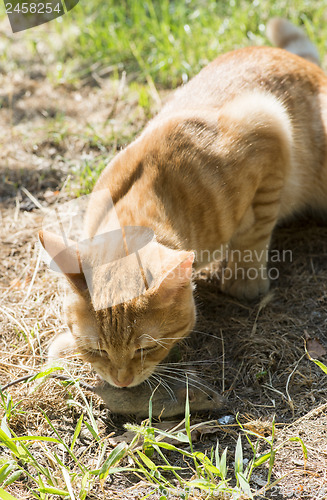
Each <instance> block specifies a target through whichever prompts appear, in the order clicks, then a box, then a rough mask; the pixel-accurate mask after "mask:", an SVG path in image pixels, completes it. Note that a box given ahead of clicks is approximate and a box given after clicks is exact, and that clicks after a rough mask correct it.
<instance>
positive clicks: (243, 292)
mask: <svg viewBox="0 0 327 500" xmlns="http://www.w3.org/2000/svg"><path fill="white" fill-rule="evenodd" d="M269 286H270V280H269V278H268V277H262V276H255V277H254V278H253V279H251V277H250V276H249V277H244V278H235V277H232V276H231V277H230V278H229V279H226V278H225V279H224V277H223V278H222V283H221V290H222V291H223V292H224V293H227V294H228V295H232V296H233V297H236V298H237V299H239V300H246V301H251V300H254V299H256V298H257V297H259V296H261V295H265V294H266V293H267V292H268V290H269Z"/></svg>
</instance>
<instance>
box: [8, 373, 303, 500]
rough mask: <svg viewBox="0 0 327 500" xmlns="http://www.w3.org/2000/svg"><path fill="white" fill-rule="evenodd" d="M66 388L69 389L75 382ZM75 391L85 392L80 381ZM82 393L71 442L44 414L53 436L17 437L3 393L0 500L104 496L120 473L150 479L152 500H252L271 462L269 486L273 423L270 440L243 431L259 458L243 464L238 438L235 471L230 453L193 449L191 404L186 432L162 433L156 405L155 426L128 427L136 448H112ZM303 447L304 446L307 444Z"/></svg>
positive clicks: (127, 445) (14, 408)
mask: <svg viewBox="0 0 327 500" xmlns="http://www.w3.org/2000/svg"><path fill="white" fill-rule="evenodd" d="M57 369H58V368H52V369H48V370H47V371H45V372H42V373H40V374H38V375H37V376H34V377H32V378H31V379H29V381H31V380H37V379H40V378H42V377H43V378H44V377H45V376H48V375H49V374H50V373H51V372H52V371H55V370H57ZM65 384H66V385H69V384H70V382H65ZM76 386H77V388H79V385H78V382H76ZM79 391H80V394H81V397H82V399H83V404H77V403H76V402H75V406H76V407H77V408H78V410H79V418H78V420H77V423H76V426H75V429H74V431H73V432H72V434H71V435H70V437H69V440H70V441H69V442H68V440H67V436H66V435H62V434H61V433H60V432H59V431H58V430H57V429H56V428H55V426H54V425H53V424H52V422H51V420H50V419H49V418H48V416H47V415H46V413H45V412H43V411H42V413H43V415H44V418H45V420H46V421H47V423H48V426H49V429H50V431H52V432H51V434H52V436H39V435H23V436H18V435H16V434H15V433H14V432H13V430H12V429H11V427H10V422H11V419H13V418H14V417H15V415H16V414H17V413H18V412H19V403H18V404H16V405H13V404H12V400H11V397H10V394H9V393H7V392H1V391H0V396H1V398H0V405H1V406H2V410H3V417H2V420H1V429H0V443H1V446H2V450H3V451H2V454H1V456H0V498H1V499H3V500H7V498H8V500H15V497H14V496H8V495H9V493H8V492H7V491H6V489H7V488H8V487H10V486H11V485H13V484H14V483H15V482H17V481H21V482H23V483H24V485H25V488H26V489H27V490H28V491H29V494H30V495H31V498H35V499H37V500H47V499H49V498H51V497H52V496H53V495H55V496H58V497H60V498H71V499H74V498H79V499H81V500H84V499H86V498H87V497H88V495H89V494H91V492H92V491H93V490H96V491H99V487H100V488H101V489H102V490H103V492H105V491H106V484H105V483H106V481H107V479H109V477H110V476H112V475H114V474H117V473H120V474H124V473H125V474H135V475H136V476H138V477H139V478H143V480H145V481H146V482H147V483H148V485H149V487H150V488H151V489H152V492H153V493H160V500H167V499H168V498H169V495H171V494H175V495H177V496H178V497H180V498H184V499H185V500H187V499H188V498H189V496H190V497H191V496H192V493H194V492H198V493H197V498H199V497H200V493H201V498H210V497H212V496H214V497H215V498H234V499H235V500H237V499H238V498H253V495H254V490H252V488H251V475H252V472H253V470H254V469H255V468H257V467H261V466H262V464H264V463H265V462H268V463H269V470H268V476H267V484H266V485H265V488H268V487H269V485H270V480H271V471H272V467H273V464H274V460H275V456H276V453H277V448H275V444H274V432H275V424H274V421H273V422H272V435H271V437H269V438H266V437H264V438H263V437H262V436H259V435H257V434H256V433H255V432H251V431H247V430H245V429H243V427H242V425H241V424H239V426H240V431H241V432H242V433H243V436H245V438H246V440H247V441H248V443H249V445H250V447H251V449H252V458H251V459H250V460H248V463H247V464H246V465H244V461H243V446H242V437H241V434H239V436H238V439H237V442H236V445H235V451H234V453H233V459H234V465H233V466H231V464H228V459H227V452H228V450H227V448H225V449H224V450H221V448H220V445H219V441H217V444H216V446H215V447H214V448H212V449H211V450H208V451H207V453H203V452H199V451H196V450H195V449H194V447H193V442H192V430H193V427H192V426H191V421H190V411H189V403H188V398H187V397H186V405H185V421H184V422H185V423H184V427H180V428H179V429H178V430H175V431H171V432H165V431H162V430H160V429H158V428H156V426H155V425H153V424H152V419H151V414H152V403H151V399H150V401H149V419H147V420H145V421H143V422H142V424H140V425H135V424H133V425H132V424H126V426H125V427H126V429H127V430H129V431H132V433H133V435H134V437H133V438H132V440H131V441H130V443H126V442H121V443H119V444H118V445H117V446H115V447H114V448H113V449H110V448H111V447H110V446H109V442H108V441H109V439H108V438H106V437H104V436H103V435H101V433H100V431H99V429H98V426H97V423H96V421H95V419H94V416H93V412H92V404H90V403H89V402H88V400H87V399H86V398H85V396H84V394H83V392H82V391H81V390H80V389H79ZM83 429H87V430H88V431H89V433H90V434H91V435H92V438H93V444H92V457H93V463H94V466H93V467H90V466H89V454H85V453H84V454H83V453H82V454H80V453H79V436H80V434H81V431H82V430H83ZM243 439H244V438H243ZM298 440H300V438H298ZM259 443H261V444H262V443H264V447H265V448H266V450H265V451H264V453H261V454H259V453H258V448H259ZM301 444H302V446H303V447H304V444H303V443H302V442H301ZM281 446H283V444H281V445H279V448H280V447H281ZM90 448H91V447H90ZM304 449H305V447H304ZM172 455H174V456H175V458H174V462H175V461H176V455H177V457H178V456H180V458H181V459H182V460H179V459H178V458H177V460H178V462H182V463H183V465H182V466H176V465H175V464H174V463H171V456H172ZM247 455H248V453H247ZM63 457H65V458H63ZM127 459H128V460H127ZM147 496H148V495H146V496H144V497H143V498H144V499H145V498H147ZM17 500H18V499H17Z"/></svg>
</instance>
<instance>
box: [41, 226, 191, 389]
mask: <svg viewBox="0 0 327 500" xmlns="http://www.w3.org/2000/svg"><path fill="white" fill-rule="evenodd" d="M40 241H41V243H42V244H43V246H44V247H45V248H46V250H47V252H48V253H49V254H50V256H51V257H52V259H53V260H54V261H55V262H56V264H57V266H58V267H59V268H60V269H61V270H62V271H63V273H64V274H65V276H66V278H67V279H68V282H69V285H70V287H69V288H70V293H69V294H68V296H67V298H66V305H65V310H66V318H67V323H68V326H69V328H70V331H71V334H72V339H73V342H74V347H75V351H76V352H78V353H80V355H81V357H82V358H83V359H84V360H85V361H88V362H90V363H91V365H92V366H93V368H94V369H95V370H96V372H97V373H98V374H99V375H100V376H101V377H102V378H103V379H104V380H106V381H107V382H109V383H110V384H112V385H114V386H117V387H132V386H135V385H138V384H140V383H141V382H142V381H143V380H145V379H147V378H148V377H149V376H150V375H151V374H152V373H153V371H154V369H155V367H156V365H157V364H158V363H159V362H160V361H162V360H163V359H164V358H165V357H166V356H167V354H168V353H169V351H170V349H171V348H172V347H173V346H174V345H175V344H176V342H178V341H179V340H180V339H182V338H184V337H185V336H187V335H188V334H189V333H190V331H191V330H192V328H193V326H194V323H195V305H194V299H193V284H192V279H191V278H192V263H193V259H194V254H193V253H192V252H186V251H179V250H171V249H168V248H166V247H164V246H162V245H159V246H158V244H157V247H156V250H157V252H156V251H154V249H152V248H151V245H150V247H149V251H148V252H147V256H146V259H145V261H146V262H147V263H148V264H149V265H148V266H147V265H144V264H143V269H142V272H144V273H145V275H147V276H149V269H151V273H152V274H151V277H152V285H151V286H150V287H148V289H145V290H144V289H142V291H141V290H140V294H137V293H136V294H134V295H136V296H134V297H133V298H131V299H130V300H126V301H124V302H121V301H120V299H119V297H120V296H121V290H122V289H123V290H124V289H126V288H128V287H130V285H131V281H133V276H132V277H131V275H130V274H129V273H126V272H125V270H126V267H125V268H121V267H120V266H119V265H117V263H116V265H115V267H114V268H113V267H112V266H110V265H108V266H93V268H92V269H91V267H92V266H90V269H91V271H90V273H91V275H92V283H93V287H92V288H93V289H92V293H90V290H89V288H88V286H87V280H86V278H85V273H84V272H83V271H82V266H80V272H74V273H71V272H66V271H67V269H68V268H69V267H71V264H72V263H71V260H72V259H74V260H75V261H76V258H78V260H80V259H83V255H81V251H78V250H76V248H77V247H76V245H75V247H74V244H73V242H70V244H69V248H67V242H64V241H63V240H62V239H61V238H60V237H59V236H56V235H54V234H53V233H46V237H45V234H44V233H41V234H40ZM45 241H46V242H47V244H45ZM158 249H159V254H160V257H161V258H160V266H159V265H158V262H157V261H158ZM143 257H144V256H143ZM85 258H86V259H92V256H90V255H88V256H86V257H85ZM154 259H155V262H154ZM143 262H144V259H143ZM136 281H137V280H136V279H135V282H136ZM141 292H142V293H141ZM117 297H118V300H115V299H117ZM97 298H98V299H101V303H102V306H101V308H99V307H95V305H94V304H96V303H97V302H98V299H97ZM106 303H107V304H114V305H109V306H108V307H105V304H106ZM61 338H62V339H63V337H61ZM62 341H63V345H64V346H65V347H66V342H65V340H60V337H59V338H58V342H59V343H60V342H62ZM53 350H54V351H56V352H57V353H58V355H59V356H60V353H61V349H60V345H59V346H56V349H53ZM63 350H64V349H63Z"/></svg>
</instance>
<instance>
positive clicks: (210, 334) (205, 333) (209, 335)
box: [192, 330, 222, 340]
mask: <svg viewBox="0 0 327 500" xmlns="http://www.w3.org/2000/svg"><path fill="white" fill-rule="evenodd" d="M192 332H194V333H200V335H207V336H208V337H212V338H213V339H218V340H222V338H221V337H218V335H214V334H213V333H210V332H201V331H200V330H192Z"/></svg>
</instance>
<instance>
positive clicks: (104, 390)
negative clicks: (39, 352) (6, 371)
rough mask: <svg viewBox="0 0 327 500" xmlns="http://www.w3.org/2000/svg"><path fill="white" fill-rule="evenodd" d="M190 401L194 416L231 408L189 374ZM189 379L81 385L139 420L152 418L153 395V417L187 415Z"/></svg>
mask: <svg viewBox="0 0 327 500" xmlns="http://www.w3.org/2000/svg"><path fill="white" fill-rule="evenodd" d="M188 375H189V384H188V385H189V387H188V398H189V403H190V410H191V412H192V413H194V412H197V411H208V410H219V409H221V408H224V407H226V406H227V404H226V401H225V400H224V398H223V397H222V396H221V395H220V394H219V393H218V392H217V391H215V389H214V388H213V387H211V386H209V385H208V384H207V383H204V382H203V381H202V380H201V379H200V378H199V377H198V376H197V375H195V374H194V373H192V372H190V373H189V374H188ZM32 376H33V374H30V375H25V376H24V377H21V378H20V379H17V380H14V381H13V382H9V383H8V384H7V385H5V386H3V387H2V388H1V389H2V391H4V390H6V389H8V387H10V386H12V385H14V384H17V383H19V382H22V381H26V380H28V379H29V378H31V377H32ZM51 378H56V379H59V380H65V381H70V380H71V379H70V378H69V377H67V376H65V375H61V374H52V375H51ZM186 380H187V379H186V377H185V378H183V379H181V380H178V379H174V380H172V381H169V384H168V383H167V382H166V381H165V380H164V379H163V382H160V381H159V382H158V385H157V386H156V387H155V386H154V385H153V386H152V387H150V385H149V384H148V383H147V382H146V381H145V382H143V383H142V384H140V385H137V386H135V387H130V388H122V389H120V388H117V387H113V386H112V385H110V384H108V382H105V381H102V382H100V384H98V385H96V386H93V385H89V384H87V383H86V382H84V381H83V380H79V384H80V386H81V387H83V388H84V389H87V390H88V391H91V392H93V393H94V394H97V395H98V396H100V397H101V398H102V399H103V401H104V403H105V405H106V406H107V408H109V410H111V411H112V412H113V413H118V414H120V415H130V414H133V415H135V416H136V417H148V416H149V400H150V397H151V396H152V415H153V416H154V417H160V418H161V417H164V418H170V417H174V416H176V415H182V414H184V412H185V400H186V393H187V382H186Z"/></svg>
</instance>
